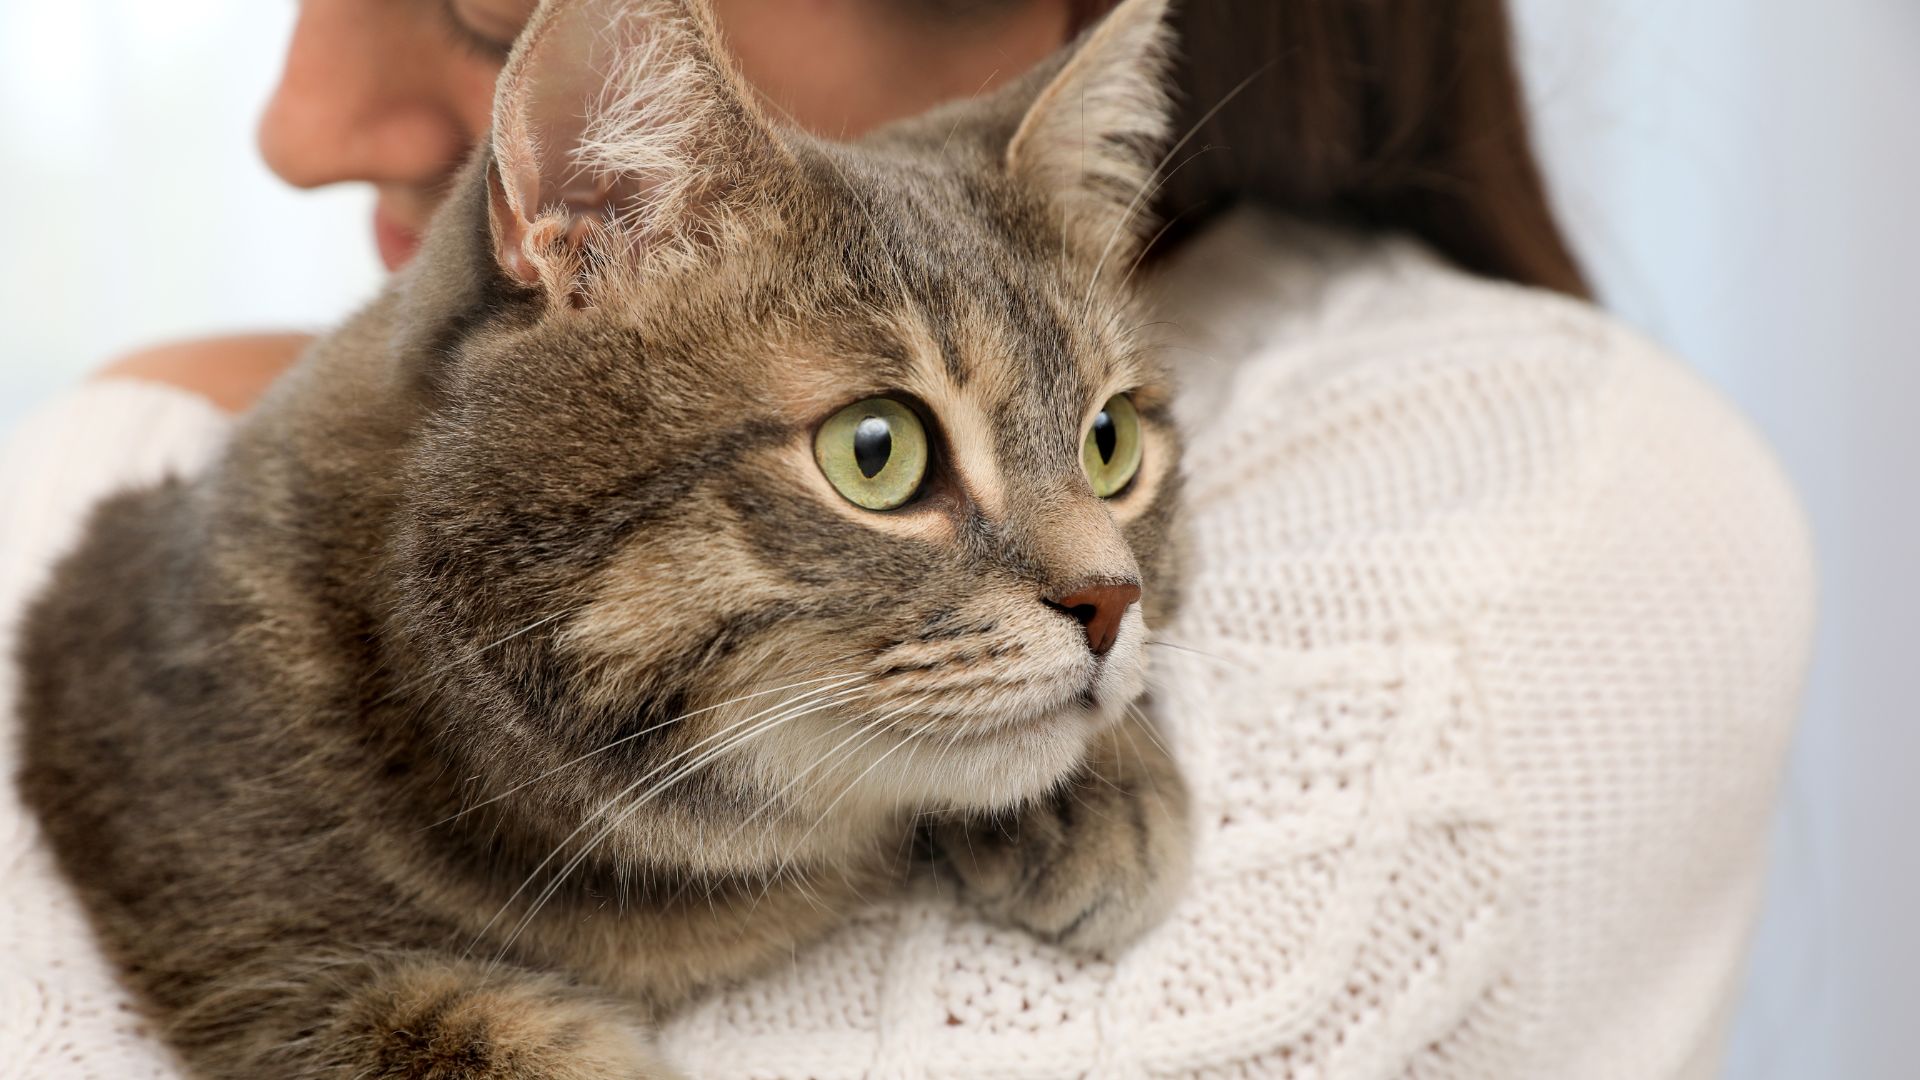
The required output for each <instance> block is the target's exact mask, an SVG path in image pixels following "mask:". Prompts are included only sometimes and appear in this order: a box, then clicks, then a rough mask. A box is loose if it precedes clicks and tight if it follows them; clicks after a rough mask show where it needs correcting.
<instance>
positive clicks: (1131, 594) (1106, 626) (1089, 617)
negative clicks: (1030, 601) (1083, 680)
mask: <svg viewBox="0 0 1920 1080" xmlns="http://www.w3.org/2000/svg"><path fill="white" fill-rule="evenodd" d="M1138 599H1140V586H1139V584H1138V583H1136V582H1132V581H1123V582H1118V583H1110V584H1105V585H1089V586H1086V587H1084V588H1079V589H1074V590H1073V591H1071V592H1066V593H1060V594H1058V595H1055V596H1050V597H1048V598H1047V599H1046V600H1045V601H1044V603H1045V604H1046V605H1047V606H1048V607H1050V608H1056V609H1058V610H1060V611H1063V612H1065V613H1066V614H1068V615H1070V616H1072V617H1073V618H1074V619H1075V620H1077V621H1078V622H1079V623H1080V625H1081V626H1082V627H1084V628H1085V629H1086V631H1087V648H1088V649H1091V650H1092V651H1093V655H1095V656H1105V655H1107V653H1108V652H1109V651H1110V650H1111V649H1112V648H1113V643H1114V641H1115V640H1116V639H1118V638H1119V636H1120V620H1121V619H1124V618H1126V616H1127V609H1128V608H1129V607H1132V606H1133V603H1134V601H1136V600H1138Z"/></svg>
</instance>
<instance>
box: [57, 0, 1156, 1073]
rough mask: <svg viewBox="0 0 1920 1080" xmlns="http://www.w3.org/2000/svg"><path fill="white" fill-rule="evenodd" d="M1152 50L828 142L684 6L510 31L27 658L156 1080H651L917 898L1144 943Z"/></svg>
mask: <svg viewBox="0 0 1920 1080" xmlns="http://www.w3.org/2000/svg"><path fill="white" fill-rule="evenodd" d="M1164 8H1165V0H1128V2H1127V3H1125V4H1123V5H1122V6H1121V7H1120V8H1118V9H1117V10H1116V12H1115V13H1114V14H1113V15H1111V16H1110V17H1108V18H1107V19H1106V20H1105V21H1103V22H1102V23H1100V24H1099V25H1098V26H1097V27H1095V28H1094V29H1093V30H1092V31H1090V32H1089V33H1088V34H1087V35H1086V36H1085V37H1084V38H1083V39H1082V40H1081V41H1080V42H1078V43H1077V44H1076V45H1075V46H1074V47H1073V48H1071V49H1070V50H1068V51H1067V52H1065V53H1063V55H1062V56H1060V57H1058V58H1056V59H1055V60H1053V61H1051V62H1050V63H1048V64H1047V65H1045V66H1044V67H1043V68H1042V69H1041V70H1039V71H1036V72H1035V73H1033V74H1031V75H1029V76H1028V77H1027V78H1025V79H1024V80H1022V81H1020V82H1018V83H1016V84H1013V85H1011V86H1009V87H1008V88H1007V89H1005V90H1004V91H1002V92H999V93H996V94H994V95H991V96H988V97H986V98H983V99H980V100H977V101H972V102H967V103H961V104H957V105H952V106H948V107H946V108H944V109H942V110H939V111H936V112H934V113H933V114H930V115H928V116H926V117H923V118H920V119H919V120H916V121H912V122H908V123H904V124H901V125H897V126H894V127H892V128H890V129H886V130H883V131H881V132H879V133H877V134H875V135H873V136H871V137H869V138H867V139H865V140H863V141H861V142H859V143H856V144H852V145H837V144H831V143H827V142H824V141H820V140H817V139H814V138H811V137H809V136H807V135H805V134H803V133H801V132H800V131H798V130H797V129H795V128H794V127H792V126H791V125H789V124H787V123H785V122H783V121H782V120H781V119H779V118H777V117H775V116H772V115H770V114H769V113H768V112H767V111H766V110H765V109H764V108H763V106H762V105H761V104H759V103H758V102H757V101H756V99H755V98H754V96H753V95H752V93H751V92H750V91H749V90H748V89H747V88H746V87H745V86H744V84H743V83H742V82H741V79H740V77H739V75H738V73H737V71H736V70H735V69H734V68H733V67H732V66H731V64H730V61H729V60H728V59H727V58H726V56H725V53H724V51H723V48H722V46H721V44H720V42H719V39H718V37H717V36H716V32H715V27H714V20H713V16H712V14H711V13H710V12H709V10H708V9H707V7H706V6H705V4H704V3H703V2H701V0H559V2H555V3H550V4H548V5H547V6H546V7H544V8H543V9H542V10H541V11H540V12H539V13H538V14H537V15H536V16H535V18H534V20H533V22H532V23H531V24H530V25H529V27H528V29H527V31H526V32H525V34H524V35H523V36H522V38H521V40H520V43H519V44H518V46H517V47H516V49H515V52H514V54H513V56H512V58H511V59H510V61H509V63H508V65H507V67H506V69H505V70H504V72H503V73H502V76H501V81H500V85H499V89H498V93H497V99H496V104H495V115H494V129H493V133H492V135H491V136H490V139H489V141H488V144H487V145H485V146H483V147H482V149H481V150H480V151H479V152H478V153H477V154H476V156H475V159H474V160H473V161H471V162H470V163H469V164H468V166H467V167H466V168H465V169H464V171H463V172H462V175H461V179H460V181H459V184H458V186H457V188H456V190H455V192H454V194H453V196H452V197H451V198H450V199H449V201H448V204H447V205H446V206H445V208H444V209H443V210H442V211H441V213H440V215H439V216H438V218H437V219H436V221H435V223H434V225H433V227H432V229H431V231H430V234H429V236H428V239H427V242H426V246H425V248H424V249H423V251H422V253H421V255H420V256H419V258H418V259H417V260H416V261H415V263H414V264H413V265H412V266H411V267H409V268H408V269H407V270H405V271H404V272H402V273H401V274H399V275H398V276H397V277H396V278H395V279H394V280H393V282H392V283H391V285H390V286H389V288H388V289H387V290H386V291H385V292H384V293H383V294H382V295H381V296H380V297H379V298H378V299H376V300H375V301H374V302H373V303H372V304H371V305H370V306H369V307H368V308H367V309H366V310H364V311H362V312H361V313H360V314H358V315H357V316H355V317H354V318H353V319H352V320H350V321H349V322H348V323H347V324H346V325H345V326H344V327H343V328H342V329H340V330H339V331H338V332H336V333H334V334H332V335H331V336H329V337H327V338H326V339H324V340H322V341H320V342H319V343H317V344H316V345H315V346H314V347H313V349H312V351H311V352H310V354H309V355H308V356H307V357H306V358H305V360H304V361H303V363H302V364H301V366H300V367H299V368H297V369H296V370H295V371H294V372H292V373H291V374H290V375H289V376H288V377H287V378H286V379H285V380H283V382H282V383H281V384H280V385H279V386H278V387H277V388H276V389H275V391H274V392H273V393H272V394H271V395H270V396H269V398H268V399H267V400H266V401H265V402H264V403H263V404H262V405H261V406H260V407H259V408H258V409H257V410H256V411H255V412H254V413H253V414H252V415H251V416H250V417H249V418H248V419H247V420H246V421H245V422H244V423H243V424H242V425H241V426H240V428H239V429H238V430H237V431H236V433H235V435H234V437H233V439H232V442H231V443H230V445H229V448H228V449H227V451H226V452H225V454H224V456H223V457H222V458H221V459H220V460H219V461H218V462H217V463H216V464H215V465H214V467H213V468H212V469H211V470H210V471H208V472H207V473H205V474H204V475H202V476H200V477H198V478H197V479H195V480H193V481H191V482H184V483H183V482H173V483H169V484H166V485H164V486H161V487H159V488H157V489H154V490H148V491H143V492H138V493H132V494H127V495H123V496H120V497H118V498H116V499H114V500H112V501H110V502H108V503H107V504H105V505H104V506H103V507H102V508H101V510H100V511H99V512H98V514H97V516H96V517H95V519H94V520H93V522H92V524H91V526H90V528H89V532H88V534H87V536H86V538H85V540H84V542H83V543H82V544H81V546H80V547H79V548H78V550H77V551H76V552H75V553H74V554H73V555H71V556H70V557H69V558H68V559H67V560H66V561H65V562H64V563H63V564H62V566H61V567H60V569H59V570H58V572H57V574H56V576H55V578H54V581H53V583H52V585H51V587H50V588H49V590H48V591H47V592H46V593H45V594H44V595H43V596H42V597H41V598H40V599H39V600H38V601H37V602H36V604H35V606H34V607H33V609H32V610H31V612H30V614H29V616H28V621H27V624H26V626H25V632H24V633H23V635H22V639H23V646H22V655H21V656H20V658H19V659H20V662H21V664H22V670H23V674H24V685H23V693H22V715H23V717H24V721H25V724H26V734H25V747H24V749H25V760H26V766H25V769H24V772H23V776H22V785H23V790H24V791H25V793H26V796H27V798H28V800H29V802H30V803H31V805H32V806H33V807H34V808H35V809H36V811H37V812H38V813H39V815H40V816H41V818H42V820H43V822H44V824H45V829H46V832H47V834H48V836H49V838H50V840H51V842H52V845H53V847H54V849H55V851H56V852H57V855H58V858H59V860H60V862H61V865H62V867H63V869H64V871H65V872H66V874H67V875H68V876H69V877H70V878H71V879H72V880H73V881H74V883H75V884H76V886H77V888H78V890H79V893H80V895H81V897H82V898H83V900H84V902H85V904H86V906H87V907H88V909H89V910H90V912H91V914H92V917H93V919H94V922H95V924H96V927H97V929H98V932H99V935H100V937H101V939H102V941H103V942H104V945H105V947H106V949H107V950H108V951H109V953H110V954H111V955H112V956H113V957H114V958H115V959H116V960H117V961H118V963H119V964H120V965H121V967H122V968H123V970H124V973H125V976H126V979H127V980H128V982H129V983H130V984H131V985H132V986H133V987H134V989H135V990H136V991H137V992H138V993H139V995H140V997H141V998H142V1000H143V1001H144V1002H145V1004H146V1005H147V1007H148V1008H149V1009H150V1010H151V1012H152V1014H153V1015H154V1016H155V1018H156V1019H157V1021H158V1022H159V1024H160V1026H161V1030H162V1031H163V1032H164V1034H165V1036H166V1037H167V1038H168V1039H169V1040H170V1042H171V1043H172V1045H173V1046H174V1047H175V1048H176V1049H177V1050H178V1051H179V1053H180V1055H181V1056H182V1058H183V1060H184V1061H185V1062H186V1064H187V1066H188V1067H189V1069H190V1070H191V1071H193V1072H194V1073H195V1074H196V1075H199V1076H204V1077H231V1078H236V1080H237V1078H247V1080H258V1078H264V1077H273V1078H310V1077H313V1078H317V1077H342V1078H345V1077H353V1078H368V1077H423V1078H424V1077H435V1078H481V1077H485V1078H499V1080H507V1078H516V1080H518V1078H525V1080H532V1078H541V1080H575V1078H579V1080H585V1078H612V1077H621V1078H626V1080H633V1078H637V1077H665V1076H671V1075H673V1073H672V1070H671V1067H670V1066H669V1065H667V1064H665V1063H663V1062H661V1061H660V1060H658V1055H657V1051H656V1050H655V1049H654V1047H653V1045H652V1042H651V1036H650V1033H649V1030H650V1029H649V1025H650V1024H651V1023H652V1022H654V1021H656V1020H657V1019H658V1018H659V1017H660V1016H661V1015H662V1014H663V1013H664V1012H666V1011H668V1010H670V1009H672V1008H673V1007H675V1006H676V1005H677V1004H679V1003H681V1002H684V1001H685V1000H686V999H687V998H688V997H689V996H690V995H692V994H695V993H696V992H698V991H700V990H701V989H702V988H704V987H709V986H712V985H714V984H716V983H718V982H722V981H725V980H731V979H737V978H740V977H743V976H745V975H747V974H749V973H751V972H753V971H755V970H756V969H758V968H761V967H763V966H765V965H767V964H769V963H770V962H773V961H775V960H784V959H786V958H787V957H789V956H790V954H791V952H792V950H793V949H795V948H796V947H798V946H799V945H800V944H802V943H804V942H806V941H808V940H811V939H815V938H817V937H819V936H820V935H822V934H823V933H825V932H826V931H828V930H829V929H831V928H832V927H833V926H834V925H835V924H836V922H837V921H838V920H840V919H842V918H844V917H845V915H846V914H847V913H848V912H849V910H851V909H854V908H855V907H856V905H858V904H859V903H861V902H863V901H864V900H866V899H868V898H872V897H876V896H879V895H883V894H884V893H885V891H886V890H888V889H890V888H894V887H896V886H897V885H898V884H899V883H900V882H901V881H902V880H903V879H904V878H905V877H907V876H908V875H909V874H910V873H911V868H912V866H914V865H916V862H915V860H916V858H918V859H919V862H918V865H920V866H922V867H923V868H926V867H930V868H931V872H932V873H934V874H935V875H936V877H935V880H948V881H953V882H957V887H958V889H959V890H960V891H961V892H962V893H963V894H967V895H970V896H971V897H972V898H974V899H975V900H976V901H977V902H978V903H979V904H981V905H982V906H983V907H984V908H985V909H986V911H987V912H988V913H989V914H990V915H991V916H993V917H996V918H1000V919H1003V920H1006V921H1009V922H1012V923H1014V924H1017V925H1020V926H1023V927H1026V928H1028V929H1030V930H1032V931H1033V932H1035V933H1037V934H1040V935H1042V936H1044V937H1046V938H1048V939H1050V940H1053V941H1056V942H1058V943H1060V944H1061V945H1063V946H1065V947H1068V948H1073V949H1082V950H1108V949H1112V948H1116V947H1119V946H1121V945H1124V944H1125V943H1126V942H1128V941H1129V940H1130V939H1132V938H1133V937H1135V936H1137V935H1138V934H1140V933H1141V932H1142V931H1144V930H1145V929H1146V928H1148V927H1150V926H1151V925H1152V924H1153V923H1154V922H1155V921H1156V920H1157V919H1159V918H1160V917H1161V915H1162V914H1163V913H1164V912H1165V911H1166V909H1167V908H1168V907H1169V905H1170V904H1171V903H1172V901H1173V899H1174V897H1175V896H1176V894H1177V893H1178V891H1179V889H1180V887H1181V885H1182V883H1183V880H1184V877H1185V874H1186V867H1187V851H1186V848H1187V843H1188V832H1187V829H1186V813H1187V809H1186V792H1185V789H1184V787H1183V785H1182V782H1181V780H1180V777H1179V775H1178V773H1177V771H1176V769H1175V767H1174V764H1173V762H1172V761H1171V760H1170V758H1169V757H1168V756H1167V753H1166V751H1165V750H1164V748H1163V747H1162V745H1161V739H1160V737H1159V736H1158V735H1156V733H1155V732H1154V731H1153V730H1152V729H1151V727H1150V726H1149V724H1148V721H1147V720H1146V718H1145V716H1144V715H1143V714H1142V712H1141V711H1140V707H1139V704H1138V702H1137V699H1138V698H1139V697H1140V695H1141V694H1142V691H1143V687H1144V683H1143V678H1144V674H1143V653H1144V651H1145V649H1144V645H1145V642H1146V634H1147V623H1148V621H1149V620H1158V619H1161V618H1164V617H1165V615H1166V613H1167V612H1168V610H1169V603H1170V601H1171V599H1172V597H1173V595H1174V586H1175V582H1174V579H1173V575H1174V573H1175V561H1176V560H1175V548H1176V545H1175V543H1174V541H1173V536H1174V524H1175V496H1176V491H1177V488H1178V480H1177V476H1176V464H1177V460H1176V459H1177V447H1176V438H1175V433H1174V431H1173V430H1172V428H1171V426H1170V423H1169V419H1168V390H1167V389H1166V388H1165V386H1164V384H1163V382H1162V376H1161V373H1160V372H1159V371H1158V370H1157V369H1156V367H1155V362H1154V359H1153V357H1152V355H1151V353H1150V350H1149V349H1148V348H1147V347H1146V346H1145V345H1144V344H1143V342H1142V341H1141V340H1140V331H1139V327H1140V324H1141V323H1142V321H1143V319H1142V316H1141V315H1140V314H1139V312H1138V311H1137V310H1136V309H1135V307H1134V306H1133V305H1132V303H1131V302H1130V300H1129V298H1128V295H1127V289H1128V279H1129V278H1130V277H1131V276H1132V275H1131V273H1130V266H1131V264H1133V262H1134V261H1135V256H1136V254H1137V253H1138V252H1139V250H1140V248H1141V247H1142V243H1143V233H1142V229H1141V226H1140V222H1139V217H1140V215H1139V214H1138V213H1137V211H1138V210H1139V208H1140V207H1139V203H1140V202H1141V201H1142V200H1143V199H1144V197H1145V194H1146V193H1147V191H1148V186H1149V184H1150V182H1151V179H1152V177H1153V175H1154V172H1155V169H1154V164H1155V160H1156V159H1157V158H1158V156H1159V154H1160V151H1161V150H1162V149H1164V147H1163V146H1162V143H1163V142H1164V136H1165V134H1166V132H1165V127H1166V123H1167V121H1166V102H1165V98H1164V94H1163V92H1162V90H1161V87H1160V81H1161V78H1162V69H1163V66H1164V57H1165V54H1166V50H1167V48H1168V43H1167V41H1166V40H1165V38H1166V34H1167V30H1166V29H1165V26H1164V14H1165V12H1164ZM779 1064H780V1063H778V1062H769V1063H768V1067H769V1068H778V1067H779Z"/></svg>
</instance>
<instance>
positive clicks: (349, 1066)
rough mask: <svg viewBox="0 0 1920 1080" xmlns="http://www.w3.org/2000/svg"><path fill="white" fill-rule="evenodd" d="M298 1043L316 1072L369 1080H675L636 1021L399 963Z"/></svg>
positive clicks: (585, 1004) (555, 987)
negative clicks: (308, 1056)
mask: <svg viewBox="0 0 1920 1080" xmlns="http://www.w3.org/2000/svg"><path fill="white" fill-rule="evenodd" d="M333 1012H334V1016H333V1021H332V1023H331V1024H329V1025H327V1026H326V1027H325V1028H323V1029H321V1031H320V1032H319V1033H318V1034H317V1035H313V1036H309V1037H308V1038H306V1039H303V1040H302V1042H303V1044H304V1046H305V1048H306V1050H307V1052H308V1053H310V1054H312V1055H313V1057H315V1058H317V1059H318V1061H316V1062H314V1064H316V1065H321V1066H322V1067H320V1068H317V1069H311V1070H301V1069H292V1070H287V1071H286V1072H284V1073H282V1075H297V1076H299V1077H302V1078H305V1077H308V1076H316V1077H317V1076H327V1077H333V1076H352V1077H365V1078H369V1080H679V1076H680V1074H679V1073H678V1072H676V1071H674V1070H672V1069H671V1068H669V1067H668V1066H667V1065H666V1064H665V1063H663V1062H662V1061H661V1060H660V1059H659V1057H658V1056H657V1055H656V1054H655V1051H654V1047H653V1041H652V1039H651V1037H650V1035H649V1033H648V1031H647V1029H646V1027H645V1026H644V1024H643V1023H642V1022H641V1018H640V1017H639V1016H638V1015H636V1014H635V1013H634V1011H633V1010H631V1009H628V1008H626V1007H624V1006H622V1005H620V1004H619V1003H616V1002H613V1001H610V1000H607V999H603V998H598V997H594V996H590V995H588V994H586V993H584V992H582V991H579V990H576V989H575V988H574V987H572V986H570V985H568V984H566V983H565V982H563V981H561V980H559V979H557V978H555V977H553V976H549V975H537V974H533V973H530V972H517V971H513V970H502V971H496V970H493V969H491V968H488V967H486V966H483V965H479V964H474V963H468V962H463V961H452V960H440V959H437V958H408V959H403V960H401V961H399V962H397V963H394V964H392V965H391V966H389V967H388V968H387V969H386V970H384V971H381V972H379V973H378V974H377V975H376V976H375V977H374V978H372V979H370V980H368V981H367V982H366V983H365V984H364V985H363V986H361V987H359V988H357V989H356V990H355V991H354V992H353V993H352V994H351V996H349V997H348V998H347V999H346V1000H344V1001H342V1002H340V1003H339V1004H338V1005H337V1006H335V1008H334V1010H333Z"/></svg>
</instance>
